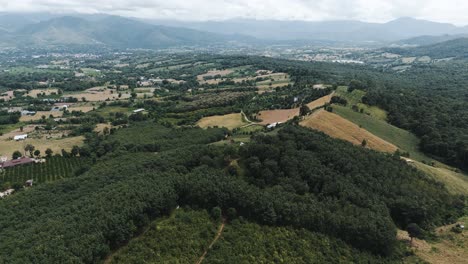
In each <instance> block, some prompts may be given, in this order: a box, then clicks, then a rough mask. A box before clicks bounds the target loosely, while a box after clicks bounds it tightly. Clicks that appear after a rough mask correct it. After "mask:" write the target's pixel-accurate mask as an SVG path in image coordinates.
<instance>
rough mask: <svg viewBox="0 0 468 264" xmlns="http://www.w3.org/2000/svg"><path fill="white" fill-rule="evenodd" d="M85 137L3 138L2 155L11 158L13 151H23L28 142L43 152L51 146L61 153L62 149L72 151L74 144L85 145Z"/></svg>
mask: <svg viewBox="0 0 468 264" xmlns="http://www.w3.org/2000/svg"><path fill="white" fill-rule="evenodd" d="M83 141H84V137H83V136H79V137H65V138H58V139H46V138H45V137H43V138H27V139H26V140H23V141H14V140H2V141H0V146H1V148H0V151H1V153H0V155H4V156H7V157H8V158H11V157H12V155H13V152H15V151H17V150H18V151H21V152H24V146H26V144H31V145H33V146H34V147H35V148H36V149H38V150H40V151H41V153H42V154H44V153H45V151H46V149H48V148H50V149H52V151H53V152H54V153H58V154H60V153H61V151H62V149H65V150H66V151H70V150H71V149H72V147H73V146H81V145H83Z"/></svg>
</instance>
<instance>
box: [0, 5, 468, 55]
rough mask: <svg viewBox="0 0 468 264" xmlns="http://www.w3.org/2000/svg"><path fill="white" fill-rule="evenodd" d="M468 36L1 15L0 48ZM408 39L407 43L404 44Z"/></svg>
mask: <svg viewBox="0 0 468 264" xmlns="http://www.w3.org/2000/svg"><path fill="white" fill-rule="evenodd" d="M464 34H467V35H468V27H456V26H454V25H451V24H447V23H436V22H431V21H425V20H418V19H412V18H400V19H397V20H394V21H390V22H388V23H366V22H360V21H322V22H307V21H277V20H252V19H233V20H226V21H205V22H181V21H162V20H136V19H128V18H123V17H117V16H110V15H106V14H97V15H84V14H73V15H70V16H59V15H54V14H48V13H38V14H9V13H0V45H10V46H21V45H72V44H74V45H90V44H91V45H96V44H98V45H106V46H110V47H118V48H148V49H151V48H166V47H173V46H181V45H184V46H192V45H209V44H218V43H223V44H226V43H229V42H237V43H243V44H246V43H247V44H297V43H301V44H319V45H320V44H321V43H322V44H323V43H326V45H333V44H337V43H355V44H362V43H377V44H390V43H397V44H409V45H424V44H433V43H437V42H440V41H444V40H450V39H453V38H456V37H460V36H464ZM402 39H404V41H401V40H402Z"/></svg>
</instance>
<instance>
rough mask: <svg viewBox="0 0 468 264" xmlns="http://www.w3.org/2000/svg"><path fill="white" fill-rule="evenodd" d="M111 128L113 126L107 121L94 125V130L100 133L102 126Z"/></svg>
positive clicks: (102, 129)
mask: <svg viewBox="0 0 468 264" xmlns="http://www.w3.org/2000/svg"><path fill="white" fill-rule="evenodd" d="M106 127H107V128H109V129H111V128H113V127H114V126H112V125H111V123H107V124H97V125H96V127H95V128H94V132H98V133H102V131H104V128H106Z"/></svg>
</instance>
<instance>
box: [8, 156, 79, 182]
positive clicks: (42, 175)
mask: <svg viewBox="0 0 468 264" xmlns="http://www.w3.org/2000/svg"><path fill="white" fill-rule="evenodd" d="M87 162H88V161H87V160H86V159H83V158H63V157H51V158H48V159H47V161H46V162H45V163H39V164H30V165H23V166H16V167H12V168H6V169H5V170H4V172H3V173H0V185H3V184H4V183H11V184H13V183H21V184H24V183H25V182H26V181H27V180H30V179H32V180H34V183H42V182H51V181H56V180H60V179H63V178H68V177H72V176H74V173H75V171H76V170H77V169H79V168H81V167H82V166H83V165H85V164H86V163H87Z"/></svg>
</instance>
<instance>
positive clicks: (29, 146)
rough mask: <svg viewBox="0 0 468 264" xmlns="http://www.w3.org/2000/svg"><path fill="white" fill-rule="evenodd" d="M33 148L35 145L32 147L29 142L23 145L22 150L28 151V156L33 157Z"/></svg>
mask: <svg viewBox="0 0 468 264" xmlns="http://www.w3.org/2000/svg"><path fill="white" fill-rule="evenodd" d="M35 149H36V147H34V146H33V145H31V144H27V145H26V146H25V147H24V151H27V152H29V156H30V157H31V158H32V157H33V152H34V150H35Z"/></svg>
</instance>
